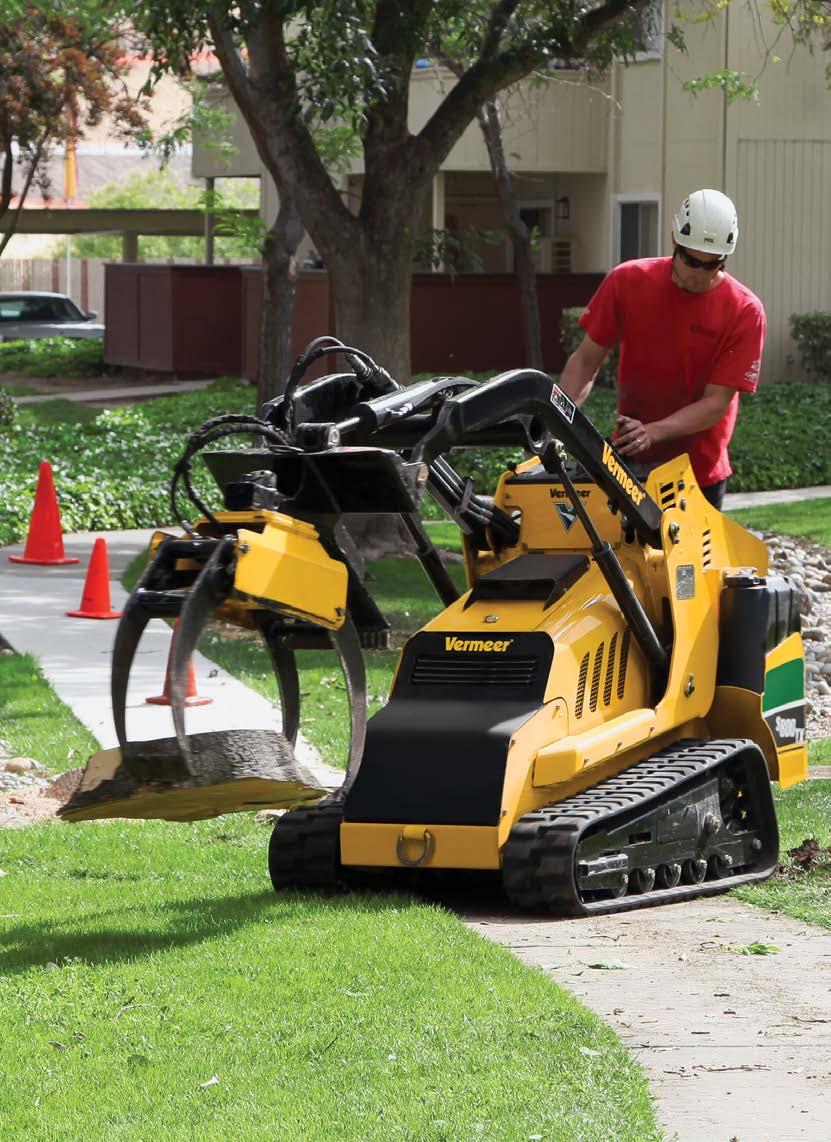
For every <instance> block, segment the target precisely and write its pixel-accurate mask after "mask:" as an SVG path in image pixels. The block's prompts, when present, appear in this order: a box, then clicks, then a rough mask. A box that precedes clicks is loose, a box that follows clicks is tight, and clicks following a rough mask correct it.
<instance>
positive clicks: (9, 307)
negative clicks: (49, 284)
mask: <svg viewBox="0 0 831 1142" xmlns="http://www.w3.org/2000/svg"><path fill="white" fill-rule="evenodd" d="M97 316H98V314H97V313H92V312H90V313H82V312H81V310H80V309H79V308H78V306H77V305H76V304H75V302H74V301H71V300H70V299H69V298H68V297H67V296H66V294H63V293H41V292H39V291H35V290H32V291H27V292H26V293H0V341H17V340H24V341H36V340H39V339H40V338H41V337H83V338H87V337H103V336H104V326H103V325H101V324H98V323H96V322H95V320H94V319H95V318H96V317H97Z"/></svg>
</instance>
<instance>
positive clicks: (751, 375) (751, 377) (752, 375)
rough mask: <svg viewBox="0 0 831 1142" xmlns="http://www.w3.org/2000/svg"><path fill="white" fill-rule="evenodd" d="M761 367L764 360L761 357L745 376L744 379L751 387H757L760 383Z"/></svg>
mask: <svg viewBox="0 0 831 1142" xmlns="http://www.w3.org/2000/svg"><path fill="white" fill-rule="evenodd" d="M761 367H762V359H761V357H757V358H756V360H755V361H754V362H753V364H752V365H751V366H750V368H749V369H748V370H747V372H746V373H745V375H744V379H745V380H746V381H747V383H748V384H749V385H757V384H758V383H759V370H760V369H761Z"/></svg>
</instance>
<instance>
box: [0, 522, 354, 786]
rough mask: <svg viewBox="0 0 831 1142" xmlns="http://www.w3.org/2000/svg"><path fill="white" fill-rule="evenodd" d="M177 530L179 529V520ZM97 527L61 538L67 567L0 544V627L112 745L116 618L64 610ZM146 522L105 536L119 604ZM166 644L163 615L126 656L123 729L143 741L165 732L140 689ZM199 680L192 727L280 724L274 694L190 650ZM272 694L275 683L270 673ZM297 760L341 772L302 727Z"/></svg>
mask: <svg viewBox="0 0 831 1142" xmlns="http://www.w3.org/2000/svg"><path fill="white" fill-rule="evenodd" d="M177 533H178V529H177ZM96 534H97V533H79V534H77V535H70V536H66V537H65V538H64V549H65V552H66V554H67V555H68V556H77V557H79V558H80V560H81V562H80V564H75V565H74V566H67V567H36V566H32V565H28V564H20V563H11V562H10V561H9V559H8V556H9V554H10V553H11V552H17V553H19V552H20V551H21V550H22V545H20V544H17V545H15V546H14V547H8V548H4V549H2V550H0V635H2V636H3V638H4V639H5V640H6V642H8V643H9V644H10V645H11V647H12V648H13V649H14V650H16V651H19V652H21V653H27V654H32V655H34V656H35V657H36V658H37V659H38V660H39V663H40V666H41V669H42V670H43V673H44V675H45V676H46V678H47V679H48V681H49V682H50V684H51V685H52V687H53V689H54V690H55V692H56V693H57V695H58V697H59V698H61V700H62V701H63V702H65V703H66V704H67V705H68V706H69V707H70V708H71V709H72V710H73V711H74V712H75V714H76V716H77V717H78V718H79V719H80V720H81V721H82V722H83V723H84V725H85V726H86V727H87V728H88V729H89V730H90V732H91V733H92V734H93V735H94V736H95V738H96V739H97V740H98V742H99V743H100V745H101V747H102V748H103V749H108V748H109V747H111V746H114V745H117V744H118V743H117V741H116V737H115V729H114V726H113V720H112V713H111V710H110V698H109V694H110V662H111V654H112V643H113V637H114V635H115V629H116V627H117V625H118V623H117V622H116V621H114V620H113V621H110V620H95V619H78V618H68V617H67V615H66V612H67V611H68V610H77V608H78V607H79V605H80V601H81V595H82V593H83V588H84V580H85V578H86V572H87V566H88V563H89V556H90V554H91V552H92V545H93V542H94V540H95V538H96ZM152 534H153V532H152V531H126V532H118V533H110V534H108V535H107V536H106V539H107V550H108V553H109V559H110V579H111V587H110V590H111V596H112V605H113V607H114V608H115V609H118V608H119V607H120V606H123V604H124V602H125V601H126V599H127V593H126V592H125V591H124V589H123V588H122V587H121V585H120V579H121V574H122V572H123V571H124V569H125V568H126V567H127V566H128V565H129V564H130V563H131V562H132V560H133V559H134V558H135V556H136V555H137V554H138V553H139V552H141V551H144V550H145V549H146V548H147V543H148V540H149V538H150V536H151V535H152ZM169 647H170V627H169V626H168V625H167V623H165V622H163V621H162V620H161V619H154V620H153V621H151V623H150V624H149V625H148V627H147V630H146V631H145V635H144V637H143V639H142V642H141V643H140V644H139V650H138V653H137V654H136V658H135V661H134V664H133V670H132V672H131V676H130V689H129V693H128V700H127V733H128V736H129V737H130V738H131V739H134V740H136V741H143V740H147V739H150V738H157V737H165V736H167V735H168V734H170V733H172V729H173V724H172V721H171V718H170V710H169V708H167V707H164V706H152V705H148V704H147V703H146V702H145V698H147V697H150V696H152V695H155V694H160V693H161V692H162V689H163V687H164V677H165V667H166V664H167V655H168V650H169ZM194 668H195V671H196V679H197V689H198V692H199V694H200V695H202V696H203V697H206V698H212V699H213V701H212V703H211V704H210V705H209V706H197V707H194V708H193V709H190V710H188V711H187V714H186V724H187V727H188V731H189V732H190V733H198V732H206V731H209V730H218V729H245V728H248V729H279V728H280V724H281V722H280V711H279V708H278V707H277V706H276V704H275V703H272V702H269V701H267V700H266V699H265V698H263V697H262V696H261V695H259V694H256V693H255V692H254V691H253V690H250V689H249V688H248V687H247V686H245V685H243V683H242V682H239V681H237V679H236V678H233V677H232V676H231V675H230V674H227V673H226V672H225V671H224V670H221V669H220V668H219V667H218V666H216V665H215V664H214V663H212V662H210V661H209V660H208V659H206V658H204V657H203V656H202V655H201V654H198V653H197V654H195V655H194ZM275 695H276V683H275ZM297 757H298V760H299V761H301V762H303V763H304V764H305V765H306V766H308V767H309V768H311V769H312V770H313V771H314V773H315V774H316V775H317V778H318V780H319V781H320V782H321V783H322V784H324V785H327V786H330V787H335V786H339V785H340V784H341V782H342V781H343V772H342V771H341V770H338V769H334V768H333V767H331V766H329V765H325V764H324V763H323V762H322V761H321V759H320V755H319V754H318V753H317V751H316V750H315V749H314V748H313V747H312V746H311V745H310V744H309V743H308V742H307V741H306V740H305V739H303V738H302V737H301V738H299V739H298V747H297Z"/></svg>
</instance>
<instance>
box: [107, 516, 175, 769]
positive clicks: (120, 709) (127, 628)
mask: <svg viewBox="0 0 831 1142" xmlns="http://www.w3.org/2000/svg"><path fill="white" fill-rule="evenodd" d="M171 538H172V537H171ZM167 542H168V540H163V541H162V543H161V545H160V546H159V549H158V551H157V552H156V556H155V558H154V559H151V560H150V562H149V563H148V564H147V566H146V567H145V569H144V571H143V572H142V574H141V576H140V578H139V581H138V582H137V583H136V585H135V587H134V588H133V590H132V591H131V593H130V597H129V598H128V599H127V602H126V603H125V604H124V609H123V611H122V613H121V619H120V620H119V623H118V626H117V627H116V632H115V638H114V639H113V656H112V670H111V672H110V701H111V703H112V711H113V723H114V725H115V736H116V737H117V738H118V744H119V745H120V746H121V750H122V752H124V751H125V750H126V748H127V687H128V685H129V681H130V671H131V670H132V667H133V659H134V658H135V656H136V648H137V647H138V644H139V642H140V641H141V636H142V634H143V633H144V628H145V627H146V626H147V624H148V623H149V622H150V619H151V618H152V615H151V614H150V612H149V611H148V610H147V609H146V608H145V607H144V606H143V605H142V603H141V596H140V592H141V590H142V588H143V587H144V586H145V584H146V583H147V582H148V580H149V579H150V578H151V576H152V574H153V566H154V563H155V562H156V559H158V557H159V554H160V552H161V551H162V550H163V548H164V546H165V544H166V543H167Z"/></svg>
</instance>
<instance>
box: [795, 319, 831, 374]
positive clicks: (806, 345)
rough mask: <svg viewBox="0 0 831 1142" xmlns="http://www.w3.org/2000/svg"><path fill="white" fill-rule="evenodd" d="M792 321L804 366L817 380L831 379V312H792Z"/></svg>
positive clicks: (801, 361)
mask: <svg viewBox="0 0 831 1142" xmlns="http://www.w3.org/2000/svg"><path fill="white" fill-rule="evenodd" d="M790 321H791V337H793V339H794V341H796V343H797V345H798V346H799V360H800V363H801V365H802V368H803V369H804V370H805V372H806V373H807V375H808V376H809V377H812V378H813V379H815V380H817V381H829V380H831V313H829V312H827V311H825V312H823V311H822V310H817V311H815V312H814V313H792V314H791V318H790Z"/></svg>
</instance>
